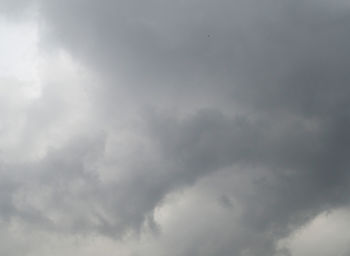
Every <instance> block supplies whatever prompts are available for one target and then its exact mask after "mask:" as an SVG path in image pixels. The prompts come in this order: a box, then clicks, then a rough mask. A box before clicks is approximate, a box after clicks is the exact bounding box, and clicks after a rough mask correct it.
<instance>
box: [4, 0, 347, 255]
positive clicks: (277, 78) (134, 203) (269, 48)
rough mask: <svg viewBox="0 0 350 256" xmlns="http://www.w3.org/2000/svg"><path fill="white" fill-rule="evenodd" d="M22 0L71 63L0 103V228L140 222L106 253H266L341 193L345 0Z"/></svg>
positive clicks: (106, 228)
mask: <svg viewBox="0 0 350 256" xmlns="http://www.w3.org/2000/svg"><path fill="white" fill-rule="evenodd" d="M10 2H11V3H10ZM32 2H33V3H32V4H33V6H35V8H36V10H37V13H38V14H37V16H38V17H37V19H38V20H39V41H40V42H39V47H42V51H44V52H46V53H45V54H47V56H55V54H59V53H60V52H65V54H67V56H69V58H71V60H72V62H74V63H76V65H78V66H79V68H80V69H79V68H78V70H80V71H79V72H81V73H79V72H78V73H75V75H72V77H73V78H72V77H71V76H66V75H65V73H60V71H57V70H59V69H62V68H61V67H57V66H55V65H53V66H50V65H49V66H47V67H46V69H48V70H49V72H48V73H47V75H46V76H43V77H42V84H44V89H43V92H42V94H41V96H40V97H38V98H37V99H34V100H32V101H28V102H25V101H24V100H23V102H25V103H23V104H22V105H21V104H19V103H17V101H16V99H18V96H17V94H16V93H17V92H13V95H14V97H12V98H8V97H7V96H6V97H4V99H3V100H2V102H1V103H0V107H1V108H4V109H5V110H4V111H2V110H0V113H1V115H3V117H2V119H3V122H4V124H3V125H2V126H3V127H1V134H0V137H1V140H0V152H1V154H0V156H1V162H0V164H1V166H0V177H1V181H0V191H1V195H0V209H1V212H0V220H1V221H0V226H1V227H2V228H1V229H2V230H7V229H10V227H11V225H15V224H14V223H20V225H23V226H25V227H29V229H30V230H34V231H38V232H44V233H45V232H46V233H47V234H48V236H50V234H54V235H57V236H60V235H64V236H69V235H78V236H89V235H95V236H102V237H107V238H108V239H112V240H113V241H116V243H117V241H119V242H120V241H122V242H120V243H123V241H125V239H126V240H127V239H129V236H130V234H133V235H135V236H141V237H142V235H144V234H151V236H152V237H153V240H152V241H153V242H152V243H150V245H149V246H148V247H147V246H146V247H142V246H141V247H140V248H138V247H137V246H140V245H137V246H135V245H130V248H129V247H128V245H125V247H127V249H125V248H124V247H123V246H122V245H121V247H120V248H124V249H125V250H126V251H127V252H125V251H123V252H121V251H120V252H114V253H115V255H179V256H187V255H188V256H194V255H218V256H229V255H237V256H255V255H259V256H265V255H266V256H268V255H280V256H282V255H293V254H292V253H291V252H290V251H289V250H288V249H287V248H280V247H279V245H278V243H279V241H280V240H281V239H283V238H287V237H288V236H289V235H290V234H293V232H296V231H297V230H299V229H300V228H302V227H303V226H305V225H307V224H308V223H309V222H310V221H311V220H313V219H314V218H315V217H316V216H318V215H319V214H321V213H323V212H328V211H329V212H331V211H333V210H336V209H339V208H343V207H345V208H346V207H348V206H349V198H348V195H349V193H350V186H349V185H350V184H349V182H350V176H349V175H350V173H349V170H348V169H349V166H350V163H349V157H348V156H349V154H350V135H349V129H350V112H349V107H350V101H349V97H350V87H349V82H350V73H349V71H348V68H349V66H350V47H349V45H350V36H349V33H348V24H350V5H349V4H348V3H346V2H345V1H340V0H339V1H338V0H336V1H332V2H331V3H330V2H329V3H328V2H326V1H314V0H308V1H292V0H283V1H276V0H268V1H263V2H262V1H257V0H234V1H226V0H218V1H208V0H202V1H198V0H188V1H156V0H150V1H124V0H118V1H107V0H106V1H94V0H85V1H82V0H76V1H67V0H48V1H43V0H36V1H32ZM0 5H2V6H3V7H4V8H1V9H0V10H1V12H2V14H3V15H5V16H14V15H15V16H16V17H18V16H20V15H21V14H20V13H21V9H22V12H24V11H25V10H27V9H26V8H27V6H26V5H27V3H22V1H15V2H12V1H1V2H0ZM28 5H30V4H29V2H28ZM30 10H32V9H30ZM57 52H58V53H57ZM63 65H64V64H63ZM81 70H83V71H81ZM62 72H66V71H62ZM74 72H76V71H74ZM74 72H73V73H74ZM84 72H85V73H84ZM86 74H88V75H86ZM75 76H77V78H75ZM11 79H14V78H11ZM1 81H3V82H4V84H10V85H13V84H16V83H20V82H11V83H10V82H9V80H4V79H1ZM11 81H12V80H11ZM16 86H18V87H20V86H21V85H16ZM16 88H17V87H16ZM6 93H7V92H6ZM0 97H1V98H2V96H0ZM11 120H13V121H11ZM9 137H11V138H12V137H13V138H19V139H18V140H16V139H13V140H11V141H10V142H6V140H5V139H4V138H9ZM13 141H14V142H13ZM11 143H13V144H11ZM9 145H12V146H9ZM13 145H15V146H13ZM34 152H39V153H35V154H34ZM174 195H177V196H178V197H180V198H182V199H179V200H180V201H181V200H184V202H183V204H184V205H185V206H186V207H185V208H184V209H182V208H181V207H184V206H183V205H182V206H181V205H180V206H178V208H176V207H175V206H172V203H171V202H172V201H171V199H169V198H171V196H174ZM175 197H176V196H175ZM187 197H188V199H187ZM213 198H214V199H213ZM186 200H188V201H186ZM191 200H192V201H191ZM181 202H182V201H181ZM198 202H199V203H198ZM213 202H216V204H215V203H213ZM175 205H176V204H175ZM167 207H169V209H173V208H172V207H174V210H172V211H170V210H169V211H170V213H167V214H170V215H172V214H173V215H175V216H177V217H176V218H175V217H174V218H170V217H168V218H169V219H170V220H169V223H172V222H171V221H173V222H175V223H176V221H178V222H179V224H178V225H174V226H172V224H169V223H168V224H164V227H163V226H162V224H161V223H162V222H161V221H160V220H159V218H160V217H159V216H158V215H157V212H158V211H161V210H159V209H163V211H164V212H166V209H168V208H167ZM215 209H216V210H215ZM161 212H162V211H161ZM177 212H180V213H179V215H177ZM202 219H206V220H207V221H203V220H202ZM168 225H169V226H168ZM168 229H170V231H169V230H168ZM2 232H3V231H2ZM46 233H45V234H46ZM40 234H41V233H40ZM137 239H138V238H136V241H138V240H137ZM119 242H118V243H119ZM125 243H126V242H125ZM130 243H132V242H130ZM135 243H136V244H137V242H135ZM0 247H2V245H1V244H0ZM4 248H5V247H4ZM164 248H166V249H164ZM1 250H4V252H6V253H7V255H20V254H21V252H20V250H19V251H18V252H16V251H13V252H12V251H11V252H9V251H8V248H5V249H0V251H1ZM31 250H32V253H34V254H35V248H34V249H33V248H32V249H31ZM120 250H122V249H120ZM167 250H168V251H167ZM17 253H18V254H17ZM72 253H73V252H72ZM112 254H113V253H112ZM21 255H22V254H21ZM24 255H27V254H24ZM28 255H29V254H28ZM30 255H31V254H30ZM72 255H73V254H72ZM82 255H83V254H82ZM88 255H95V254H93V253H91V254H88Z"/></svg>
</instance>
